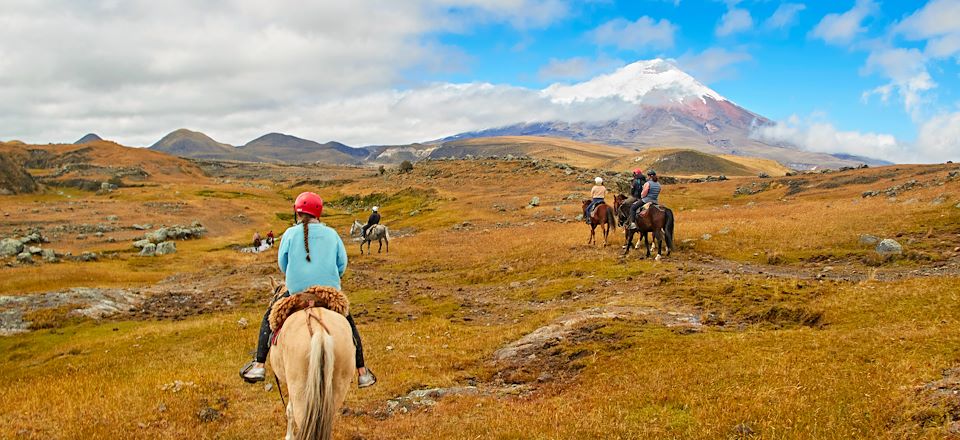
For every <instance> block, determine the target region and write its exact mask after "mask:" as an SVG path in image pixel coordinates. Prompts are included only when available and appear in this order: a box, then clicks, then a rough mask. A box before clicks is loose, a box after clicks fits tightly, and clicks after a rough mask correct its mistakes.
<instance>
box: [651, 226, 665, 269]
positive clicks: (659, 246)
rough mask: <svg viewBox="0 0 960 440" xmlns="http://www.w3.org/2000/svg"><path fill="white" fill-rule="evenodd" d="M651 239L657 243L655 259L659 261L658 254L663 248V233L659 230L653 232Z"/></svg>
mask: <svg viewBox="0 0 960 440" xmlns="http://www.w3.org/2000/svg"><path fill="white" fill-rule="evenodd" d="M653 239H654V240H655V241H656V242H657V256H656V258H655V259H656V260H657V261H660V252H661V249H662V248H663V233H662V232H661V231H660V230H659V229H657V230H655V231H653Z"/></svg>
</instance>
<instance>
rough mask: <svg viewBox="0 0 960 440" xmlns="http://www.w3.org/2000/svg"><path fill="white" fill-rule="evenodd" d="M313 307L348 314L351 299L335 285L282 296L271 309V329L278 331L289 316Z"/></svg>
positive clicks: (311, 288) (310, 288) (315, 287)
mask: <svg viewBox="0 0 960 440" xmlns="http://www.w3.org/2000/svg"><path fill="white" fill-rule="evenodd" d="M312 307H323V308H325V309H327V310H330V311H333V312H337V313H339V314H341V315H343V316H347V313H349V312H350V300H348V299H347V296H346V295H344V294H343V292H341V291H339V290H337V289H334V288H333V287H326V286H313V287H308V288H307V289H306V290H304V291H303V292H300V293H298V294H296V295H291V296H288V297H286V298H281V299H279V300H278V301H277V302H276V303H274V304H273V309H271V311H270V330H273V332H274V333H276V332H277V330H278V329H279V328H280V327H282V326H283V321H285V320H286V319H287V317H288V316H290V315H292V314H294V313H296V312H299V311H301V310H305V309H309V308H312Z"/></svg>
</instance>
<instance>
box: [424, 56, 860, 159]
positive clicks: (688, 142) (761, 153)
mask: <svg viewBox="0 0 960 440" xmlns="http://www.w3.org/2000/svg"><path fill="white" fill-rule="evenodd" d="M540 94H541V96H543V97H545V98H548V99H550V100H551V101H553V102H555V103H561V104H571V103H576V102H582V101H588V100H594V99H620V100H623V101H625V102H627V103H630V104H632V105H633V106H634V107H633V108H634V110H633V111H632V112H629V113H627V114H624V115H623V116H621V117H620V118H617V119H613V120H609V121H601V122H572V121H537V122H523V123H519V124H514V125H509V126H505V127H499V128H491V129H486V130H481V131H474V132H468V133H462V134H458V135H456V136H451V137H448V138H445V139H442V140H441V141H449V140H458V139H466V138H477V137H489V136H552V137H561V138H568V139H573V140H577V141H587V142H598V143H605V144H610V145H623V146H628V147H634V148H645V147H681V148H691V149H695V150H700V151H704V152H707V153H714V154H716V153H721V154H736V155H741V156H753V157H763V158H769V159H774V160H776V161H779V162H781V163H783V164H786V165H789V166H792V167H796V168H808V167H813V166H830V167H839V166H845V165H853V164H856V162H853V161H850V160H846V159H842V158H838V157H834V156H830V155H828V154H822V153H812V152H808V151H800V150H799V149H797V148H793V147H791V146H788V145H770V144H767V143H765V142H763V141H762V140H760V139H756V138H754V137H753V136H752V133H753V130H754V129H755V128H757V127H760V126H764V125H767V124H771V123H772V122H771V121H770V120H769V119H767V118H764V117H763V116H760V115H758V114H756V113H753V112H751V111H749V110H747V109H745V108H743V107H740V106H739V105H737V104H735V103H734V102H733V101H731V100H729V99H727V98H725V97H723V96H722V95H720V94H719V93H717V92H716V91H714V90H712V89H711V88H709V87H707V86H705V85H704V84H703V83H701V82H700V81H697V80H696V78H694V77H692V76H690V75H689V74H687V73H686V72H684V71H683V70H681V69H680V68H679V67H677V66H676V65H675V64H674V63H673V62H671V61H669V60H663V59H659V58H658V59H654V60H645V61H637V62H635V63H631V64H628V65H626V66H623V67H621V68H619V69H617V70H616V71H614V72H612V73H608V74H604V75H599V76H597V77H594V78H592V79H590V80H587V81H584V82H580V83H576V84H553V85H551V86H549V87H547V88H545V89H543V90H541V91H540Z"/></svg>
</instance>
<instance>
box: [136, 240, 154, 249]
mask: <svg viewBox="0 0 960 440" xmlns="http://www.w3.org/2000/svg"><path fill="white" fill-rule="evenodd" d="M148 244H151V245H152V244H153V243H151V242H150V240H147V239H146V238H145V239H143V240H137V241H135V242H133V247H135V248H137V249H143V248H144V247H145V246H147V245H148Z"/></svg>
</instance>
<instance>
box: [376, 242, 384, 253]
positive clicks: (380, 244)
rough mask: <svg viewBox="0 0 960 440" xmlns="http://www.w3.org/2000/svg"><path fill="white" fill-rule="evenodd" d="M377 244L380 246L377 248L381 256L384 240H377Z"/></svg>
mask: <svg viewBox="0 0 960 440" xmlns="http://www.w3.org/2000/svg"><path fill="white" fill-rule="evenodd" d="M377 244H378V245H379V246H378V247H377V253H378V254H379V253H380V251H382V250H383V239H382V238H381V239H378V240H377Z"/></svg>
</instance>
